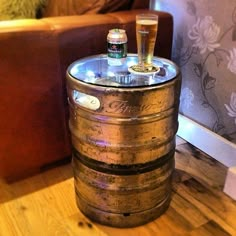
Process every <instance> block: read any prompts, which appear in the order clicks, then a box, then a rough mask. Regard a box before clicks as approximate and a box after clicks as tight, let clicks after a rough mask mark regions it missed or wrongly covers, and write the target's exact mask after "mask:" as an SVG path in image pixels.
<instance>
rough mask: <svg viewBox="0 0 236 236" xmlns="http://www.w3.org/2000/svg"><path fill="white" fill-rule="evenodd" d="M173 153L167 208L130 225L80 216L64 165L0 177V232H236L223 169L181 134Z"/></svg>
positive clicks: (78, 235) (80, 235) (22, 235)
mask: <svg viewBox="0 0 236 236" xmlns="http://www.w3.org/2000/svg"><path fill="white" fill-rule="evenodd" d="M175 158H176V170H175V175H174V183H173V198H172V201H171V205H170V207H169V209H168V210H167V212H166V213H165V214H163V215H162V216H161V217H159V218H158V219H156V220H155V221H153V222H150V223H148V224H146V225H143V226H140V227H136V228H130V229H117V228H111V227H107V226H102V225H99V224H96V223H93V222H91V221H90V220H89V219H87V218H86V217H85V216H83V214H82V213H81V212H80V211H79V210H78V208H77V207H76V203H75V195H74V186H73V176H72V169H71V166H70V165H69V164H67V165H64V166H60V167H57V168H54V169H51V170H48V171H46V172H44V173H41V174H39V175H36V176H34V177H31V178H28V179H25V180H21V181H19V182H15V183H12V184H6V183H4V182H3V181H1V180H0V236H41V235H44V236H54V235H55V236H69V235H74V236H105V235H107V236H108V235H109V236H123V235H124V236H126V235H128V236H158V235H160V236H165V235H170V236H177V235H184V236H185V235H191V236H195V235H196V236H208V235H209V236H210V235H212V236H225V235H236V202H235V201H233V200H232V199H230V198H229V197H228V196H226V195H225V194H224V193H223V192H222V187H223V184H224V180H225V175H226V168H225V167H224V166H222V165H221V164H220V163H218V162H217V161H215V160H213V159H212V158H210V157H208V156H206V155H205V154H203V153H201V152H200V151H199V150H197V149H196V148H194V147H193V146H191V145H190V144H188V143H185V142H182V140H180V139H178V145H177V148H176V156H175Z"/></svg>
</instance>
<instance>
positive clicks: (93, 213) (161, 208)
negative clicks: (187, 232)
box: [76, 195, 171, 228]
mask: <svg viewBox="0 0 236 236" xmlns="http://www.w3.org/2000/svg"><path fill="white" fill-rule="evenodd" d="M170 201H171V197H170V195H168V196H167V197H166V198H165V199H164V200H163V201H162V202H160V203H159V204H158V205H156V206H155V207H153V208H151V209H148V210H145V211H140V212H133V213H129V212H125V213H112V212H106V211H102V210H101V209H98V208H94V207H93V206H91V205H89V204H88V203H87V202H86V201H85V200H84V199H82V198H79V197H78V196H77V198H76V203H77V206H78V208H79V209H80V210H81V212H82V213H83V214H84V215H85V216H87V217H88V218H89V219H91V220H92V221H95V222H97V223H100V224H102V225H107V226H112V227H117V228H129V227H136V226H140V225H143V224H146V223H148V222H150V221H153V220H155V219H156V218H158V217H159V216H161V215H162V214H163V213H164V212H165V211H166V210H167V209H168V207H169V205H170Z"/></svg>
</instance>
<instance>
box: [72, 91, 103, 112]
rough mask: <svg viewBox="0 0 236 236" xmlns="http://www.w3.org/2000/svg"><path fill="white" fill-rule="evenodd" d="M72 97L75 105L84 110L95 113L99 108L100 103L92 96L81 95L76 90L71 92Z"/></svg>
mask: <svg viewBox="0 0 236 236" xmlns="http://www.w3.org/2000/svg"><path fill="white" fill-rule="evenodd" d="M72 97H73V100H74V102H75V103H76V104H78V105H80V106H82V107H84V108H87V109H90V110H94V111H95V110H97V109H98V108H99V107H100V101H99V100H98V98H96V97H94V96H92V95H88V94H86V93H81V92H79V91H77V90H73V92H72Z"/></svg>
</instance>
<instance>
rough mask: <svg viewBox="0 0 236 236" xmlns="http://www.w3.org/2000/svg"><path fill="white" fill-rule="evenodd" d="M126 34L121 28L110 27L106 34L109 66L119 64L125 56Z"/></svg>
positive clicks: (121, 63)
mask: <svg viewBox="0 0 236 236" xmlns="http://www.w3.org/2000/svg"><path fill="white" fill-rule="evenodd" d="M127 41H128V40H127V35H126V32H125V30H123V29H111V30H109V33H108V35H107V61H108V64H109V65H111V66H121V65H123V64H124V62H125V59H126V57H127Z"/></svg>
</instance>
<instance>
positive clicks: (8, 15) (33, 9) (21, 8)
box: [0, 0, 47, 20]
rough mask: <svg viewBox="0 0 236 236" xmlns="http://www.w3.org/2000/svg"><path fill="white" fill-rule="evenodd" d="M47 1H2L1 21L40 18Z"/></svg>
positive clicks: (0, 8) (0, 2)
mask: <svg viewBox="0 0 236 236" xmlns="http://www.w3.org/2000/svg"><path fill="white" fill-rule="evenodd" d="M46 2H47V0H30V1H29V0H0V20H12V19H24V18H40V16H41V12H42V9H43V8H44V6H45V4H46Z"/></svg>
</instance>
